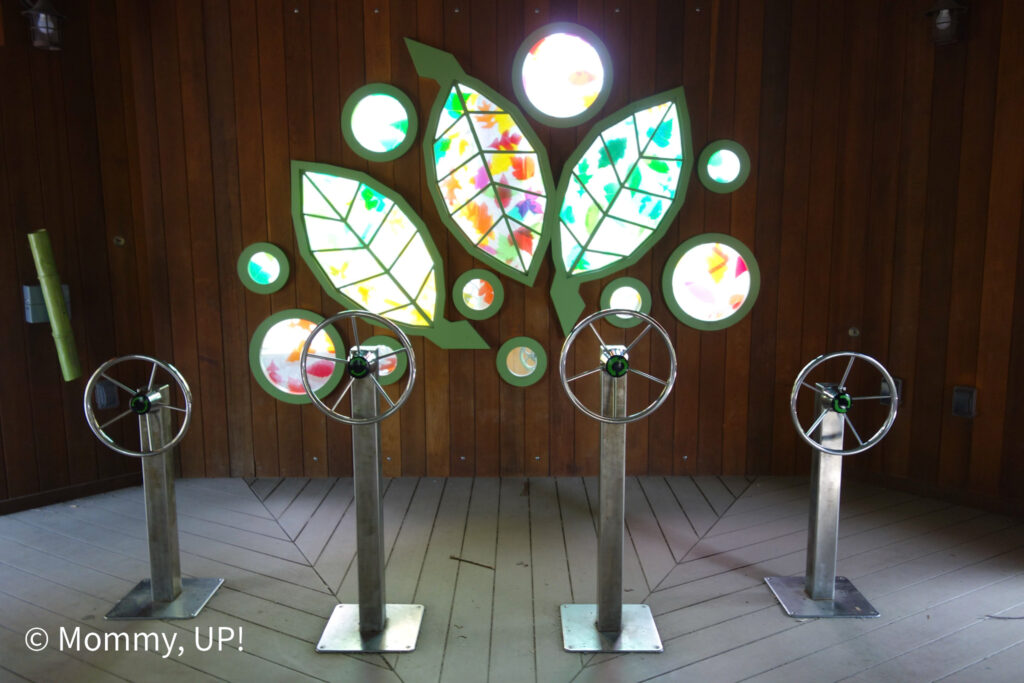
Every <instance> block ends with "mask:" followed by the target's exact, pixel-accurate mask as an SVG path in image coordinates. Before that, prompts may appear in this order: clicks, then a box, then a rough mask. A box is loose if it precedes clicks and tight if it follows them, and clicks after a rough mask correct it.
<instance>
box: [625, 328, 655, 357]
mask: <svg viewBox="0 0 1024 683" xmlns="http://www.w3.org/2000/svg"><path fill="white" fill-rule="evenodd" d="M653 328H654V325H652V324H651V323H647V326H646V327H644V329H643V332H641V333H640V334H638V335H636V336H635V337H633V341H631V342H629V346H627V347H626V353H629V352H630V351H632V350H633V347H634V346H636V343H637V342H638V341H640V340H641V339H643V338H644V335H645V334H647V333H648V332H650V331H651V330H652V329H653Z"/></svg>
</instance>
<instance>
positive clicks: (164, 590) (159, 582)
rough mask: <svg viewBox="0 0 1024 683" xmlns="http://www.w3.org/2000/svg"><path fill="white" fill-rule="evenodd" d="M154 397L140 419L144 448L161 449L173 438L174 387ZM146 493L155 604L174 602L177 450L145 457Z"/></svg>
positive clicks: (176, 579)
mask: <svg viewBox="0 0 1024 683" xmlns="http://www.w3.org/2000/svg"><path fill="white" fill-rule="evenodd" d="M157 394H158V396H154V395H153V394H150V396H149V399H150V403H151V404H152V405H153V406H154V409H153V410H151V411H150V412H148V413H146V414H145V415H140V416H139V436H140V438H141V440H142V446H143V448H146V449H149V450H152V449H156V448H160V447H161V446H163V445H164V444H165V443H167V441H168V440H169V439H170V438H171V411H170V410H167V409H166V408H164V409H161V408H160V407H159V406H166V405H168V395H169V394H170V387H169V386H167V385H164V386H162V387H160V388H159V389H157ZM142 490H143V494H144V495H145V498H146V525H147V526H148V527H149V571H150V579H151V584H150V585H151V587H152V591H153V602H173V601H174V600H175V599H177V597H178V596H179V595H181V558H180V556H179V553H178V514H177V510H176V507H175V499H174V449H171V450H168V451H164V452H163V453H157V454H156V455H151V456H148V457H145V458H142Z"/></svg>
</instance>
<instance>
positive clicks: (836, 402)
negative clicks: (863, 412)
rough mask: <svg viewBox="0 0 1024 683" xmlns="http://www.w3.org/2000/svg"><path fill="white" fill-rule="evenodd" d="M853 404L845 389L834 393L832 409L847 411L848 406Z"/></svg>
mask: <svg viewBox="0 0 1024 683" xmlns="http://www.w3.org/2000/svg"><path fill="white" fill-rule="evenodd" d="M852 405H853V399H852V398H850V395H849V394H848V393H846V392H845V391H844V392H842V393H841V394H836V396H835V398H833V399H832V410H834V411H836V412H837V413H846V412H849V410H850V406H852Z"/></svg>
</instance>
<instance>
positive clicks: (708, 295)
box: [672, 242, 750, 322]
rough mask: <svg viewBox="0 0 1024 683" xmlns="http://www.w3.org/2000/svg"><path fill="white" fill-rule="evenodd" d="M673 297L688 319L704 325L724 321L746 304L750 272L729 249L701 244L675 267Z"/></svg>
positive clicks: (737, 254) (718, 244) (741, 258)
mask: <svg viewBox="0 0 1024 683" xmlns="http://www.w3.org/2000/svg"><path fill="white" fill-rule="evenodd" d="M672 294H673V296H674V297H675V300H676V303H678V305H679V307H680V308H681V309H683V311H684V312H685V313H686V314H687V315H689V316H691V317H693V318H696V319H697V320H702V321H705V322H711V321H715V320H722V319H723V318H727V317H729V316H730V315H732V314H733V313H735V312H736V311H737V310H739V308H740V306H742V305H743V302H744V301H746V300H747V296H748V295H749V294H750V271H749V270H748V268H747V263H746V261H744V260H743V257H742V256H740V254H739V252H737V251H736V250H735V249H733V248H732V247H730V246H729V245H727V244H721V243H716V242H706V243H704V244H698V245H697V246H695V247H693V248H692V249H690V250H689V251H687V252H686V253H685V254H683V257H682V258H681V259H679V263H678V264H676V268H675V270H674V271H673V272H672Z"/></svg>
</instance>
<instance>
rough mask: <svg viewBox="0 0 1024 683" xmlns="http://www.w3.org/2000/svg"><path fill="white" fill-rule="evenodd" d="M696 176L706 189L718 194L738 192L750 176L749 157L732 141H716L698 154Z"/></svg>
mask: <svg viewBox="0 0 1024 683" xmlns="http://www.w3.org/2000/svg"><path fill="white" fill-rule="evenodd" d="M697 175H698V176H700V182H701V183H702V184H703V185H704V187H706V188H707V189H709V190H711V191H712V192H717V193H719V194H725V193H726V192H732V191H734V190H738V189H739V188H740V187H741V186H742V185H743V183H745V182H746V180H747V176H749V175H750V156H749V155H748V154H747V150H745V149H743V145H741V144H740V143H738V142H735V141H733V140H716V141H714V142H712V143H710V144H709V145H708V146H707V147H705V148H704V149H703V151H701V153H700V157H699V158H698V159H697Z"/></svg>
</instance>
